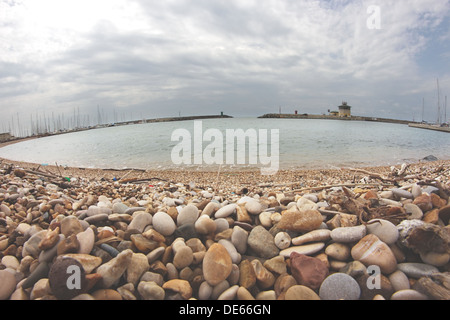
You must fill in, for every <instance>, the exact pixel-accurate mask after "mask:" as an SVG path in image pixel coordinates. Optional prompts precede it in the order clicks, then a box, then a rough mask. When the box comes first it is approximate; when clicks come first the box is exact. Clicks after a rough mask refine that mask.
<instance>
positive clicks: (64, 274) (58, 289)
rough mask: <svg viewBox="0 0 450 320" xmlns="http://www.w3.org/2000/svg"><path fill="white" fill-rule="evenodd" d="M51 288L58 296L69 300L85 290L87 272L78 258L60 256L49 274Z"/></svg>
mask: <svg viewBox="0 0 450 320" xmlns="http://www.w3.org/2000/svg"><path fill="white" fill-rule="evenodd" d="M48 279H49V283H50V288H51V289H52V293H53V294H54V295H55V297H56V298H58V299H61V300H69V299H72V298H74V297H76V296H77V295H79V294H82V293H84V292H85V290H86V288H87V285H88V282H87V280H86V272H85V270H84V268H83V266H82V265H81V263H79V262H78V261H77V260H75V259H73V258H70V257H66V256H59V257H58V258H57V259H56V261H55V262H54V263H53V264H52V267H51V268H50V272H49V274H48Z"/></svg>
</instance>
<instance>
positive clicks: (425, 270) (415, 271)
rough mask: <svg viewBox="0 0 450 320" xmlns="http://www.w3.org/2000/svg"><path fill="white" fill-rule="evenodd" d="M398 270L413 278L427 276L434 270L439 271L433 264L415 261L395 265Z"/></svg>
mask: <svg viewBox="0 0 450 320" xmlns="http://www.w3.org/2000/svg"><path fill="white" fill-rule="evenodd" d="M397 268H398V270H400V271H402V272H404V273H405V274H406V275H407V276H408V277H411V278H414V279H420V278H422V277H428V276H430V275H432V274H433V273H435V272H439V269H438V268H436V267H435V266H432V265H429V264H425V263H417V262H404V263H399V264H398V265H397Z"/></svg>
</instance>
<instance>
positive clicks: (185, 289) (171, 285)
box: [162, 279, 192, 300]
mask: <svg viewBox="0 0 450 320" xmlns="http://www.w3.org/2000/svg"><path fill="white" fill-rule="evenodd" d="M162 288H163V289H165V290H166V291H167V290H171V291H173V292H175V293H178V294H180V296H181V297H182V298H183V299H184V300H189V299H190V298H191V297H192V287H191V285H190V283H189V282H188V281H186V280H180V279H173V280H169V281H167V282H165V283H164V284H163V286H162Z"/></svg>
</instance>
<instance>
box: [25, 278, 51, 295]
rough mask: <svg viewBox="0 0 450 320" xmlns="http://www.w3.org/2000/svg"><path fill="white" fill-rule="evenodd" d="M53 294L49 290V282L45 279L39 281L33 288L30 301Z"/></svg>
mask: <svg viewBox="0 0 450 320" xmlns="http://www.w3.org/2000/svg"><path fill="white" fill-rule="evenodd" d="M51 294H53V292H52V290H51V288H50V281H49V280H48V279H47V278H44V279H40V280H39V281H38V282H36V283H35V284H34V286H33V289H32V290H31V292H30V300H35V299H39V298H43V297H45V296H48V295H51Z"/></svg>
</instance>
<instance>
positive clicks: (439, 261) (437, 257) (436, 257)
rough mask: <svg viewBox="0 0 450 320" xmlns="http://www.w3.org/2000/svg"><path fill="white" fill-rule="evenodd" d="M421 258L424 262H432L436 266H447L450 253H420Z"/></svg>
mask: <svg viewBox="0 0 450 320" xmlns="http://www.w3.org/2000/svg"><path fill="white" fill-rule="evenodd" d="M420 258H421V259H422V261H423V262H424V263H427V264H431V265H432V266H436V267H443V266H445V265H446V264H447V263H448V261H449V260H450V254H449V253H447V252H444V253H438V252H426V253H423V252H421V253H420Z"/></svg>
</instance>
